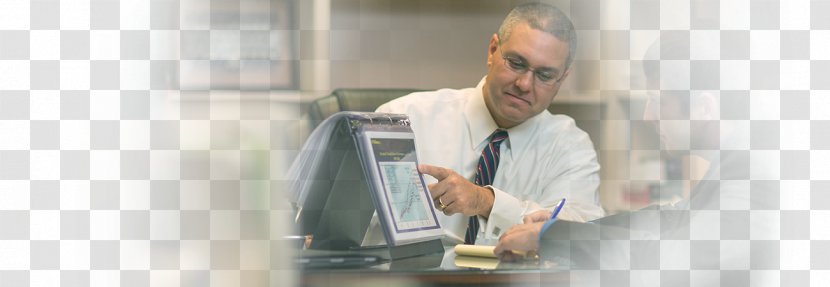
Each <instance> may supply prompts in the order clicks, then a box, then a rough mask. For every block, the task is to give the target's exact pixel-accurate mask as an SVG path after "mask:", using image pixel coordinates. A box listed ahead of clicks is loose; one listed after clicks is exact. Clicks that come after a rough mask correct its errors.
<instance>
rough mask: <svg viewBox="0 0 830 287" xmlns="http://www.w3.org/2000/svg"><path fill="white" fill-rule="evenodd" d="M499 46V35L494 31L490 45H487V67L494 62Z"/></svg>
mask: <svg viewBox="0 0 830 287" xmlns="http://www.w3.org/2000/svg"><path fill="white" fill-rule="evenodd" d="M498 48H499V36H498V35H497V34H496V33H493V37H490V45H488V46H487V67H488V68H489V67H490V65H492V64H493V59H495V58H494V57H495V54H496V49H498Z"/></svg>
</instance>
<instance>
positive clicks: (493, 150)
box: [464, 129, 507, 244]
mask: <svg viewBox="0 0 830 287" xmlns="http://www.w3.org/2000/svg"><path fill="white" fill-rule="evenodd" d="M506 139H507V131H506V130H502V129H498V130H496V131H495V132H493V134H491V135H490V143H489V144H488V145H487V146H486V147H484V150H483V151H481V157H479V158H478V168H477V169H476V178H475V184H476V185H479V186H485V185H491V184H493V178H494V177H495V176H496V169H497V168H498V167H499V146H501V143H502V142H503V141H504V140H506ZM478 228H479V226H478V217H477V216H475V215H474V216H470V221H469V223H467V234H465V235H464V244H475V243H476V235H477V234H478Z"/></svg>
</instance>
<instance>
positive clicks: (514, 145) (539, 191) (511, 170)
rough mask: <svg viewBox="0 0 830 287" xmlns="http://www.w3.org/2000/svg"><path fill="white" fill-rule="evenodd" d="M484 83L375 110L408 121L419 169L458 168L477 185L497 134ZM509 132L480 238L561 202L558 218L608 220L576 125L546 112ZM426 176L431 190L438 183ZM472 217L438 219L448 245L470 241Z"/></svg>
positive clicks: (594, 167)
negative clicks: (479, 168) (490, 139)
mask: <svg viewBox="0 0 830 287" xmlns="http://www.w3.org/2000/svg"><path fill="white" fill-rule="evenodd" d="M483 84H484V80H483V79H482V81H481V82H479V84H478V86H477V87H475V88H467V89H463V90H453V89H442V90H438V91H431V92H418V93H413V94H410V95H407V96H405V97H401V98H398V99H395V100H393V101H390V102H388V103H386V104H384V105H382V106H380V107H379V108H378V109H377V111H378V112H384V113H400V114H406V115H408V116H409V118H410V120H411V124H412V130H413V131H414V133H415V144H416V147H417V153H418V160H419V161H420V163H425V164H430V165H435V166H440V167H444V168H449V169H452V170H454V171H455V172H457V173H458V174H460V175H462V176H464V177H466V178H467V179H469V180H471V181H472V179H473V178H474V177H475V170H476V167H477V165H478V160H479V157H480V156H481V151H482V150H483V149H484V147H485V146H487V143H488V136H490V134H491V133H493V131H495V130H496V129H497V128H498V126H497V125H496V122H495V121H494V120H493V118H492V116H490V113H489V111H488V110H487V107H486V106H485V104H484V96H483V94H482V86H483ZM507 132H508V134H509V138H508V139H507V140H506V142H504V143H502V145H501V147H500V148H501V157H500V161H499V166H498V169H497V171H496V176H495V179H494V180H493V184H492V188H493V190H494V193H495V201H494V203H493V209H492V211H491V212H490V216H489V218H487V219H484V218H482V217H479V220H480V223H481V227H480V228H479V230H480V232H479V234H478V236H477V239H496V238H498V236H500V235H501V233H503V232H504V231H506V230H507V229H508V228H510V227H511V226H513V225H515V224H518V223H522V217H523V216H524V215H525V214H528V213H531V212H533V211H537V210H540V209H548V210H552V208H553V207H554V206H555V205H556V204H557V203H559V200H561V199H562V198H563V197H564V198H567V201H566V204H565V206H564V207H563V209H562V211H561V212H560V214H559V218H562V219H567V220H571V221H587V220H592V219H596V218H599V217H601V216H603V214H604V212H603V209H602V208H601V207H600V205H599V197H598V194H597V190H598V186H599V164H598V163H597V160H596V158H597V157H596V152H595V151H594V148H593V145H592V143H591V140H590V138H589V137H588V134H587V133H585V132H584V131H582V130H580V129H579V128H577V127H576V125H575V124H574V121H573V119H571V118H570V117H568V116H564V115H552V114H551V113H549V112H548V111H547V110H545V111H543V112H542V113H540V114H538V115H536V116H534V117H532V118H530V119H528V120H527V121H525V122H524V123H522V124H520V125H518V126H515V127H513V128H510V129H508V130H507ZM424 177H425V180H426V182H427V184H431V183H435V182H437V180H435V179H434V178H432V177H431V176H428V175H425V176H424ZM467 218H468V217H467V216H464V215H462V214H454V215H452V216H445V215H443V214H440V213H439V217H438V219H439V221H440V223H441V225H442V227H443V228H444V230H445V232H446V234H447V236H448V240H449V241H450V242H453V241H456V242H463V241H464V234H465V232H466V230H467V222H468V220H467ZM477 242H482V241H477ZM484 242H489V243H492V241H488V240H485V241H484ZM485 244H486V243H485Z"/></svg>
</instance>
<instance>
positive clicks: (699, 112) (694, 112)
mask: <svg viewBox="0 0 830 287" xmlns="http://www.w3.org/2000/svg"><path fill="white" fill-rule="evenodd" d="M689 100H690V101H691V106H692V109H691V110H690V118H691V119H692V120H705V121H711V120H719V119H720V101H719V98H718V97H716V96H715V94H714V93H712V92H710V91H704V92H700V93H699V94H697V95H695V96H693V97H692V98H691V99H689Z"/></svg>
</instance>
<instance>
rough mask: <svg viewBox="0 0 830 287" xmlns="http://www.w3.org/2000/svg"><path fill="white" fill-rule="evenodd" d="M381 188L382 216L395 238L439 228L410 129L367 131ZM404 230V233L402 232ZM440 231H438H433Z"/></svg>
mask: <svg viewBox="0 0 830 287" xmlns="http://www.w3.org/2000/svg"><path fill="white" fill-rule="evenodd" d="M366 136H367V139H368V141H369V143H370V146H371V150H372V152H371V154H372V155H373V160H374V163H375V167H376V168H377V174H378V175H379V179H380V182H379V187H381V189H382V205H383V208H382V209H383V210H384V211H383V212H384V213H385V215H386V216H384V217H385V218H386V219H391V220H388V221H387V222H388V223H391V227H392V228H393V229H394V230H389V231H394V232H391V233H392V234H393V235H394V236H395V237H396V238H397V239H416V238H419V237H421V236H424V235H426V236H429V235H432V233H434V232H429V233H426V234H421V235H418V234H411V235H409V234H407V233H416V232H418V231H426V230H440V228H441V227H440V225H439V224H438V218H437V216H436V215H435V211H434V208H433V206H432V200H431V197H430V195H429V191H428V190H427V188H426V185H425V183H424V180H423V177H422V176H421V174H419V173H418V160H417V155H416V152H415V139H414V135H413V134H412V133H399V132H366ZM405 234H406V235H405ZM436 234H440V233H436Z"/></svg>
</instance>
